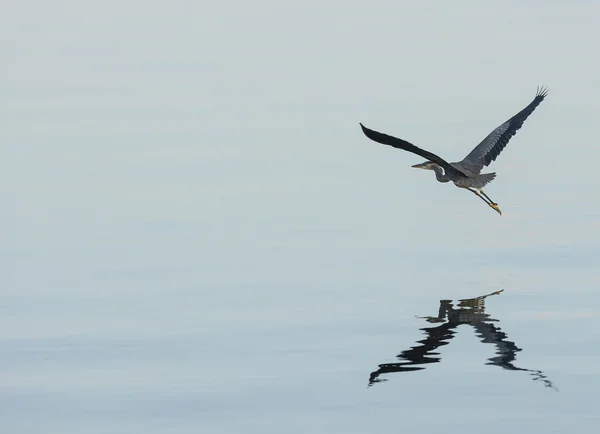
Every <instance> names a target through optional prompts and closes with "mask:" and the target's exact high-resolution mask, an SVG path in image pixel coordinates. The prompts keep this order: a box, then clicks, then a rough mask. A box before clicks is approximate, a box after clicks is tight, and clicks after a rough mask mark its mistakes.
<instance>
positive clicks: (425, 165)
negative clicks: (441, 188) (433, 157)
mask: <svg viewBox="0 0 600 434" xmlns="http://www.w3.org/2000/svg"><path fill="white" fill-rule="evenodd" d="M433 166H435V163H433V162H431V161H426V162H424V163H421V164H415V165H414V166H411V167H414V168H415V169H425V170H433Z"/></svg>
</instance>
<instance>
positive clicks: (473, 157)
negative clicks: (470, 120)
mask: <svg viewBox="0 0 600 434" xmlns="http://www.w3.org/2000/svg"><path fill="white" fill-rule="evenodd" d="M546 95H548V88H546V87H538V90H537V93H536V95H535V98H534V99H533V101H531V103H529V105H528V106H527V107H525V108H524V109H523V110H521V111H520V112H519V113H517V114H516V115H514V116H513V117H512V118H510V119H509V120H507V121H506V122H504V123H503V124H502V125H500V126H499V127H498V128H496V129H495V130H494V131H492V132H491V133H490V134H489V135H488V136H487V137H486V138H485V139H483V140H482V141H481V143H480V144H478V145H477V146H475V148H474V149H473V150H472V151H471V152H470V153H469V155H467V156H466V157H465V158H464V159H463V160H462V161H458V162H456V163H448V162H447V161H446V160H444V159H443V158H441V157H438V156H437V155H435V154H434V153H432V152H429V151H426V150H424V149H421V148H418V147H417V146H415V145H413V144H412V143H409V142H407V141H406V140H402V139H398V138H397V137H393V136H388V135H387V134H383V133H379V132H377V131H373V130H370V129H368V128H367V127H365V126H364V125H363V124H360V126H361V128H362V130H363V133H365V135H366V136H367V137H368V138H369V139H371V140H373V141H375V142H378V143H382V144H384V145H389V146H393V147H394V148H398V149H403V150H405V151H408V152H412V153H413V154H417V155H420V156H421V157H423V158H427V161H425V162H424V163H421V164H415V165H414V166H412V167H415V168H417V169H425V170H433V171H434V172H435V177H436V179H437V180H438V181H439V182H449V181H452V182H454V185H456V186H457V187H460V188H465V189H467V190H469V191H472V192H473V193H475V194H476V195H477V197H479V198H480V199H481V200H483V201H484V202H485V203H487V204H488V205H489V206H490V207H492V208H493V209H494V210H496V211H497V212H498V213H499V214H500V215H502V211H500V208H499V207H498V204H497V203H496V202H494V201H492V199H490V198H489V197H488V195H487V194H485V193H484V191H483V187H484V186H485V185H486V184H488V183H489V182H492V180H493V179H494V178H495V177H496V173H495V172H492V173H481V169H483V166H489V165H490V163H491V162H492V161H494V160H495V159H496V157H498V155H499V154H500V152H502V150H503V149H504V147H505V146H506V144H507V143H508V141H509V140H510V139H511V138H512V136H514V135H515V134H516V133H517V130H519V128H521V127H522V126H523V122H525V119H527V118H528V117H529V115H530V114H531V113H533V111H534V110H535V108H536V107H537V106H538V105H539V104H540V103H541V102H542V101H543V100H544V98H546Z"/></svg>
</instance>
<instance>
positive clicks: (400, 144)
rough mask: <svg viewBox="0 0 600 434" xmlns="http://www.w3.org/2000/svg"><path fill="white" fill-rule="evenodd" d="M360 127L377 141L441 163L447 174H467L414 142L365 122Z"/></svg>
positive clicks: (370, 137) (366, 134)
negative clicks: (399, 137)
mask: <svg viewBox="0 0 600 434" xmlns="http://www.w3.org/2000/svg"><path fill="white" fill-rule="evenodd" d="M360 127H361V128H362V130H363V133H365V136H367V137H368V138H369V139H371V140H373V141H375V142H377V143H381V144H384V145H389V146H393V147H394V148H398V149H403V150H405V151H408V152H412V153H413V154H417V155H420V156H421V157H423V158H426V159H427V160H429V161H433V162H434V163H436V164H439V165H440V166H441V167H443V168H444V170H445V171H446V173H447V174H453V175H455V176H467V175H466V174H465V173H464V172H462V171H460V170H459V169H458V168H456V167H454V166H453V165H452V164H450V163H448V162H447V161H446V160H444V159H443V158H440V157H438V156H437V155H435V154H433V153H431V152H429V151H426V150H424V149H421V148H418V147H416V146H415V145H413V144H412V143H409V142H407V141H406V140H402V139H398V138H397V137H392V136H388V135H387V134H383V133H379V132H377V131H373V130H370V129H368V128H367V127H365V126H364V125H363V124H360Z"/></svg>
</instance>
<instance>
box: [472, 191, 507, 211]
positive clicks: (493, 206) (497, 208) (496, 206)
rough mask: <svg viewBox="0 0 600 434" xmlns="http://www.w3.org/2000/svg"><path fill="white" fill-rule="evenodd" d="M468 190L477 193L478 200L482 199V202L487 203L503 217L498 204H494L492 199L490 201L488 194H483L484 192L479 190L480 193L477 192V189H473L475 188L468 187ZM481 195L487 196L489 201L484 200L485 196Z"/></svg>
mask: <svg viewBox="0 0 600 434" xmlns="http://www.w3.org/2000/svg"><path fill="white" fill-rule="evenodd" d="M467 190H469V191H472V192H473V193H475V195H476V196H477V197H478V198H480V199H481V200H482V201H484V202H485V203H487V204H488V205H489V206H490V207H492V208H493V209H494V211H496V212H497V213H498V214H500V215H502V211H500V208H499V207H498V204H497V203H495V202H494V201H493V200H492V199H490V198H489V197H488V195H487V194H485V193H484V192H483V190H479V191H477V190H475V189H473V188H470V187H467ZM479 193H481V194H483V196H485V197H486V199H487V200H486V199H484V198H483V196H482V195H481V194H479ZM488 201H489V202H488Z"/></svg>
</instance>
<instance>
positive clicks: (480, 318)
mask: <svg viewBox="0 0 600 434" xmlns="http://www.w3.org/2000/svg"><path fill="white" fill-rule="evenodd" d="M502 291H504V290H500V291H496V292H492V293H491V294H487V295H482V296H479V297H475V298H468V299H464V300H459V301H458V305H457V306H456V307H455V306H454V304H453V303H452V300H440V309H439V312H438V315H437V316H426V317H418V318H423V319H425V320H427V322H429V323H433V324H440V325H438V326H436V327H425V328H422V329H421V330H423V331H424V332H425V334H426V337H425V339H423V340H420V341H418V343H419V345H416V346H414V347H412V348H411V349H409V350H405V351H402V352H401V353H400V354H399V355H398V356H397V358H398V359H400V360H401V361H400V362H398V363H384V364H382V365H379V369H378V370H377V371H375V372H372V373H371V375H370V377H369V386H372V385H373V384H375V383H378V382H381V381H387V380H386V379H382V378H379V376H380V375H381V374H389V373H393V372H409V371H419V370H422V369H425V367H426V365H427V364H429V363H437V362H439V361H440V360H441V357H440V353H438V352H436V351H435V350H436V349H437V348H439V347H441V346H444V345H448V343H449V342H450V340H451V339H452V338H453V337H454V335H455V334H456V333H457V331H456V329H457V327H458V326H459V325H461V324H468V325H470V326H472V327H473V328H474V329H475V334H476V335H477V337H478V338H479V339H480V340H481V342H483V343H485V344H494V346H495V347H496V355H495V356H494V357H492V358H490V359H488V361H487V362H486V365H495V366H499V367H501V368H504V369H508V370H511V371H525V372H528V373H529V374H530V375H531V376H532V377H533V379H534V380H537V381H541V382H542V383H543V384H544V385H545V386H546V387H550V388H553V389H556V388H555V387H554V385H553V384H552V382H551V381H550V380H548V378H547V377H546V375H545V374H544V373H543V372H542V371H540V370H537V369H525V368H519V367H517V366H515V365H514V364H513V362H514V361H515V359H516V355H517V353H518V352H519V351H521V348H519V347H517V346H516V345H515V343H514V342H512V341H509V340H508V339H507V338H508V337H507V335H506V333H504V332H503V331H502V330H501V329H500V327H498V326H497V325H496V324H494V323H498V320H497V319H493V318H491V317H490V315H489V314H488V313H486V312H485V299H486V298H487V297H490V296H492V295H498V294H500V293H501V292H502Z"/></svg>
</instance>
